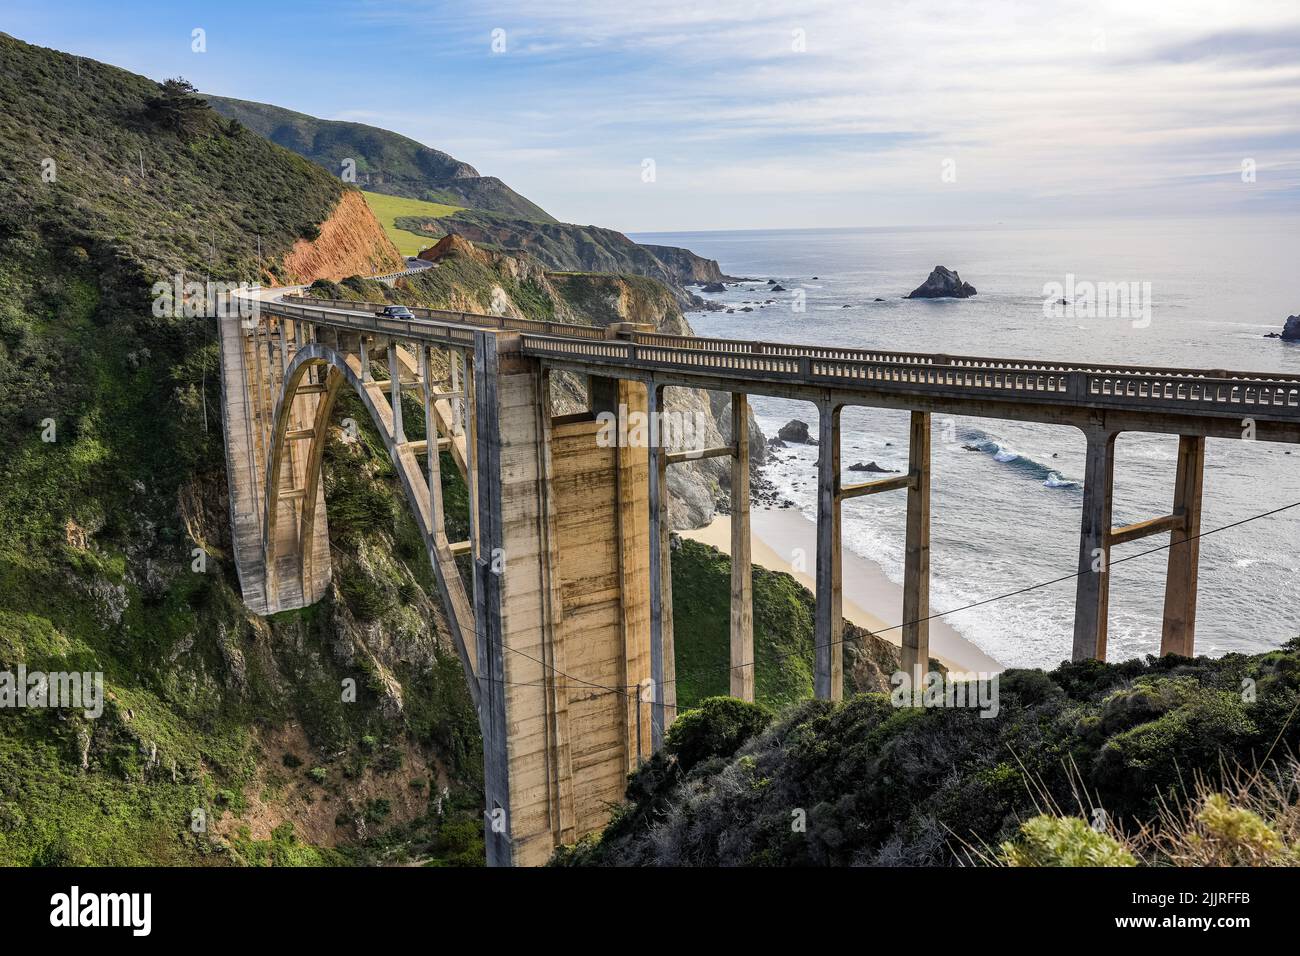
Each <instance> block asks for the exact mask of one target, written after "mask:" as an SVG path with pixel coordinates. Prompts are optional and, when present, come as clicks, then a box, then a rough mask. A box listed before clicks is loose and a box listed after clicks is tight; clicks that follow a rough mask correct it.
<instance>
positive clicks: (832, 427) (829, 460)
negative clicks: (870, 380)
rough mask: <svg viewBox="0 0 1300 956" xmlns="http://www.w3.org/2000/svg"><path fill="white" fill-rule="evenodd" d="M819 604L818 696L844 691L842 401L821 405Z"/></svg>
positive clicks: (815, 687) (815, 648) (816, 638)
mask: <svg viewBox="0 0 1300 956" xmlns="http://www.w3.org/2000/svg"><path fill="white" fill-rule="evenodd" d="M818 411H819V414H818V426H817V427H818V441H819V443H820V447H819V448H818V451H819V458H818V464H817V610H816V621H815V627H814V629H813V645H814V646H813V693H814V694H815V695H816V697H817V698H818V699H819V700H839V699H840V698H841V697H842V696H843V695H844V647H843V644H842V632H843V627H844V615H843V594H842V588H843V576H842V574H841V569H840V557H841V556H840V495H839V489H840V406H839V405H836V404H834V403H833V402H832V401H831V399H829V398H827V399H825V400H824V401H823V402H822V403H821V404H820V406H819V408H818Z"/></svg>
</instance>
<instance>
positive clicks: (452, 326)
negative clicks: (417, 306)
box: [261, 302, 478, 348]
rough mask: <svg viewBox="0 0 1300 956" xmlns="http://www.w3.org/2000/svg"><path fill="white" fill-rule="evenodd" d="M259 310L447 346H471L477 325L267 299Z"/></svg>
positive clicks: (338, 326)
mask: <svg viewBox="0 0 1300 956" xmlns="http://www.w3.org/2000/svg"><path fill="white" fill-rule="evenodd" d="M261 308H262V311H263V312H266V313H269V314H271V315H280V316H287V317H288V318H291V319H303V320H304V321H309V322H313V323H316V324H320V325H327V326H330V327H332V328H340V327H341V328H348V329H356V330H358V331H364V332H376V333H379V334H382V335H394V336H398V337H400V338H408V339H418V340H423V341H430V342H441V343H444V344H447V345H460V346H469V347H471V348H472V347H473V345H474V333H475V331H477V330H478V327H477V326H473V325H468V324H465V323H449V322H420V321H414V322H413V321H409V320H404V319H391V318H386V317H383V316H378V315H363V314H359V313H356V312H347V311H340V310H335V309H332V308H330V307H329V306H323V307H316V308H310V307H306V306H300V305H289V304H286V303H284V302H266V303H263V304H262V307H261Z"/></svg>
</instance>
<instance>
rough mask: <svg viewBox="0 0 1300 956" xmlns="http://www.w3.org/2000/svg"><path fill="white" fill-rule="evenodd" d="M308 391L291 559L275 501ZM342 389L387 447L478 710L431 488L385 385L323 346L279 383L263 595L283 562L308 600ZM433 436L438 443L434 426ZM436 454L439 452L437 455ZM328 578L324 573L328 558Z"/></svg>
mask: <svg viewBox="0 0 1300 956" xmlns="http://www.w3.org/2000/svg"><path fill="white" fill-rule="evenodd" d="M363 347H364V346H363ZM314 368H315V369H323V370H324V375H323V379H324V381H323V382H315V383H313V382H310V374H309V373H310V371H311V370H312V369H314ZM392 373H393V374H397V370H396V369H393V370H392ZM306 386H310V387H312V388H313V391H314V392H318V393H319V395H320V400H319V401H318V402H317V403H316V407H315V410H314V412H313V413H312V419H311V424H310V426H309V431H310V435H308V436H302V437H306V438H307V443H308V451H307V456H306V466H305V472H304V482H303V487H302V488H301V489H294V492H293V496H294V497H295V498H298V497H299V496H301V502H302V507H301V511H300V512H299V513H298V516H297V523H298V527H297V528H296V529H295V531H294V534H293V540H294V541H296V545H295V548H296V553H294V554H288V555H287V554H285V553H284V550H285V549H284V541H283V539H282V537H281V536H280V534H279V531H280V524H281V520H282V515H281V513H280V511H281V509H280V501H281V496H282V483H283V480H284V465H285V461H286V458H287V455H288V448H289V444H290V441H291V440H296V439H297V437H299V436H291V435H290V426H291V425H292V424H293V409H294V406H295V400H296V399H297V398H298V397H299V396H300V395H301V394H304V392H303V389H304V387H306ZM344 386H347V387H349V388H351V389H352V391H353V392H355V393H356V394H357V396H358V397H359V398H360V399H361V402H362V404H363V406H364V407H365V409H366V412H367V413H368V414H369V416H370V419H371V421H372V422H373V423H374V425H375V428H376V430H377V431H378V432H379V435H380V438H381V439H382V440H383V442H384V447H385V449H386V450H387V452H388V456H389V459H390V460H391V461H392V463H393V467H394V470H395V471H396V473H397V476H398V480H399V481H400V482H401V485H402V491H403V495H404V497H405V498H406V502H407V505H408V506H409V507H410V509H411V513H412V515H413V516H414V518H415V522H416V526H417V527H418V528H419V531H420V536H421V538H422V539H423V540H424V543H425V550H426V553H427V555H428V558H429V562H430V564H431V565H432V566H433V571H434V579H435V580H436V581H437V583H438V590H439V597H440V598H441V600H442V605H443V608H444V611H445V613H446V615H447V619H448V622H449V624H450V625H451V631H452V635H453V638H454V640H455V644H456V652H457V654H458V655H459V656H460V659H461V664H462V666H463V667H464V669H465V676H466V679H467V680H468V682H469V689H470V694H471V697H472V699H473V700H474V704H475V706H476V707H477V706H478V703H479V690H480V688H479V681H478V679H477V677H476V670H475V648H474V639H473V634H474V623H473V619H472V611H471V610H470V604H469V601H468V597H467V595H466V594H465V590H464V584H463V583H462V581H461V580H460V576H459V573H458V572H457V571H456V567H455V559H454V556H453V554H452V551H451V546H450V543H449V542H448V541H447V537H446V533H445V531H444V529H443V528H442V527H440V526H438V523H437V522H436V521H435V519H434V513H435V509H434V508H433V507H432V503H431V501H430V494H429V489H428V485H427V482H426V480H425V477H424V475H423V473H422V472H421V470H420V466H419V461H418V459H417V457H416V455H415V453H414V452H413V451H412V450H411V448H410V446H409V444H408V443H406V442H405V441H404V439H403V436H402V435H401V434H400V433H399V432H398V429H397V428H396V427H395V416H394V413H393V409H392V408H391V407H390V406H389V404H388V402H387V401H385V400H384V399H383V397H382V391H381V389H382V386H381V385H380V383H378V382H373V381H367V380H366V378H365V377H364V373H363V371H362V364H361V361H360V358H359V357H358V356H357V355H355V354H351V353H346V352H343V351H341V350H339V349H336V348H332V347H330V346H327V345H324V344H323V343H320V342H310V343H306V344H303V345H300V346H299V347H298V348H297V350H296V351H295V353H294V355H293V358H292V359H291V360H290V361H289V363H288V365H287V366H286V367H285V369H284V374H283V383H282V385H281V388H280V389H279V392H278V394H277V396H276V400H275V410H274V412H273V415H272V424H271V431H270V440H269V445H268V449H267V457H266V477H265V483H264V487H263V489H262V501H263V507H262V548H263V552H264V555H265V567H266V575H267V582H268V585H267V588H268V591H272V592H273V591H274V588H275V579H276V576H277V574H278V573H280V569H281V568H282V562H281V559H283V558H286V557H289V558H292V559H294V560H295V563H296V571H297V573H298V574H299V575H300V577H301V579H302V581H303V593H304V595H306V594H307V593H308V590H309V587H308V583H309V581H311V580H312V577H313V575H314V572H315V568H314V565H313V561H314V556H313V541H314V537H315V524H316V509H317V502H318V500H319V499H320V495H319V492H318V489H319V486H320V481H321V467H322V463H323V460H324V453H325V446H326V442H327V440H328V427H329V422H330V419H331V417H332V415H333V410H334V405H335V403H336V402H337V400H338V396H339V393H340V391H341V390H342V388H343V387H344ZM430 424H432V421H430ZM430 437H431V438H432V439H433V440H435V441H436V426H435V428H434V430H433V432H432V434H431V436H430ZM435 447H436V446H435ZM434 454H437V452H436V451H435V452H434ZM325 571H326V573H327V574H328V559H327V561H326V568H325Z"/></svg>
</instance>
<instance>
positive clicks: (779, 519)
mask: <svg viewBox="0 0 1300 956" xmlns="http://www.w3.org/2000/svg"><path fill="white" fill-rule="evenodd" d="M749 520H750V538H751V541H750V549H751V556H752V558H753V562H754V563H755V564H757V565H759V566H760V567H764V568H767V569H768V570H769V571H783V572H785V573H786V574H789V575H791V576H792V577H794V578H795V580H797V581H798V582H799V583H800V584H802V585H803V586H804V587H806V588H807V589H808V590H809V591H812V592H813V593H814V594H816V593H817V582H816V580H815V579H814V578H813V576H811V575H809V574H808V573H806V572H804V571H796V570H795V569H794V568H793V567H791V559H790V556H791V555H793V554H794V553H795V552H796V551H798V550H802V551H803V553H804V554H805V555H807V556H809V559H811V556H812V555H815V554H816V553H817V526H816V525H815V524H814V523H813V522H811V521H809V520H808V519H807V518H805V517H804V516H803V515H802V514H800V513H799V512H798V511H797V510H795V509H793V508H774V509H766V508H763V509H760V508H754V509H753V510H752V511H751V512H750V519H749ZM677 534H678V535H680V536H681V537H683V538H689V539H690V540H692V541H698V542H700V543H701V544H708V545H712V546H713V547H715V548H717V549H718V550H719V551H721V552H723V553H724V554H728V553H730V551H731V518H730V517H729V516H727V515H716V516H715V517H714V519H713V521H712V522H711V523H709V524H708V525H705V526H704V527H703V528H694V529H691V530H688V531H678V532H677ZM842 562H843V563H842V567H843V574H844V596H843V604H844V607H843V611H844V616H845V617H846V618H848V619H849V620H850V621H852V622H853V623H854V624H857V625H858V626H859V627H864V628H866V629H867V630H868V631H870V632H871V633H872V634H875V635H876V636H877V637H880V638H881V639H882V640H886V641H889V643H891V644H893V645H895V646H900V645H901V643H902V632H901V631H900V630H899V628H898V626H897V625H898V622H899V621H901V620H902V614H903V589H902V588H901V587H899V586H898V585H897V584H895V583H894V582H893V581H890V580H889V579H888V578H887V577H885V573H884V572H883V571H882V570H881V569H880V568H879V567H877V566H876V565H875V564H874V563H872V562H871V561H868V560H867V559H865V558H863V557H861V556H860V555H858V554H856V553H855V552H853V551H851V550H850V549H848V548H845V549H844V554H843V558H842ZM930 656H931V657H934V658H937V659H938V660H939V661H941V662H942V663H943V665H944V666H945V667H947V668H948V669H949V670H954V671H985V672H997V671H1001V670H1002V669H1003V668H1002V665H1001V664H1000V663H998V662H997V661H996V660H994V659H993V658H992V657H990V656H989V655H988V654H986V653H984V651H982V650H980V649H979V648H978V647H977V646H976V645H975V644H974V643H972V642H971V641H969V640H968V639H966V638H965V637H962V636H961V635H960V634H959V633H957V631H956V630H954V629H953V628H952V626H951V625H949V624H948V623H947V622H945V621H944V620H943V619H942V618H933V619H931V621H930Z"/></svg>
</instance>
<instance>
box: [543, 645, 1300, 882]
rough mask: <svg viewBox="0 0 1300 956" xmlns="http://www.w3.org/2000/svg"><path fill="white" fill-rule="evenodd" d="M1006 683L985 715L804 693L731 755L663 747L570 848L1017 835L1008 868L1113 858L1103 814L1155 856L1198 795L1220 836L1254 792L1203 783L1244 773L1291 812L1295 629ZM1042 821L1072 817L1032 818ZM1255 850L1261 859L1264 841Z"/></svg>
mask: <svg viewBox="0 0 1300 956" xmlns="http://www.w3.org/2000/svg"><path fill="white" fill-rule="evenodd" d="M999 692H1000V709H999V712H998V714H997V716H996V717H991V718H985V717H981V716H980V715H979V712H978V711H976V710H970V709H953V708H931V709H924V710H922V709H912V708H907V709H900V708H896V707H894V706H893V705H892V704H891V702H890V701H889V699H888V698H887V697H886V696H885V695H883V694H865V695H860V696H857V697H853V698H851V699H849V700H846V701H845V702H844V703H842V704H834V705H832V704H829V703H825V702H818V701H810V702H807V703H804V704H802V705H799V706H797V707H795V708H794V709H792V710H789V711H787V712H786V713H784V714H783V715H782V717H781V718H780V719H778V720H776V721H774V722H773V723H771V725H770V726H768V727H767V728H766V729H765V730H763V731H762V732H760V733H757V734H755V735H754V736H753V737H752V738H751V739H750V740H749V741H748V742H746V743H745V744H744V745H743V746H740V747H739V749H737V750H736V751H735V753H734V754H733V755H731V756H729V757H725V758H721V757H718V758H715V759H713V760H712V761H704V762H697V763H696V764H695V766H693V767H691V768H689V769H687V768H683V766H682V765H681V764H682V761H681V754H680V752H679V751H674V748H672V747H667V748H665V752H664V754H663V755H662V756H661V757H656V759H655V760H654V761H651V762H650V763H649V764H647V765H646V766H645V767H644V768H642V769H641V770H640V771H639V772H638V773H637V774H636V775H634V776H633V777H632V779H631V783H630V785H629V788H628V796H629V799H630V800H631V801H632V804H631V806H630V807H629V808H628V809H626V810H625V811H624V812H623V813H622V815H621V816H620V817H619V819H618V820H617V821H616V822H615V824H613V825H611V826H610V828H609V829H608V830H607V831H606V833H605V834H604V836H603V837H602V838H601V839H600V840H599V841H593V842H592V843H590V844H589V845H587V846H584V847H582V848H580V849H578V850H575V851H571V852H569V853H567V854H566V855H565V856H564V859H565V860H566V861H570V862H584V863H605V864H627V863H635V864H646V863H650V864H685V863H691V864H786V865H789V864H854V863H865V864H891V863H892V864H951V863H955V862H959V861H962V860H968V859H972V858H973V856H972V855H974V858H976V859H978V858H980V856H981V855H987V856H988V858H989V859H992V858H993V855H994V854H993V853H992V852H991V851H990V848H993V847H998V846H999V845H1000V844H1003V843H1007V844H1009V846H1010V849H1009V850H1007V856H1006V858H1005V859H1004V860H1003V862H1017V863H1022V864H1024V863H1032V862H1044V861H1048V860H1050V859H1055V858H1058V857H1059V859H1057V862H1058V863H1060V862H1064V863H1065V864H1066V865H1068V864H1071V863H1078V862H1087V861H1090V860H1091V861H1094V862H1109V863H1116V862H1120V860H1121V858H1120V856H1117V855H1116V854H1119V853H1121V850H1117V849H1116V848H1115V847H1113V846H1111V845H1110V844H1108V843H1106V842H1105V841H1104V840H1094V839H1093V838H1092V837H1091V836H1088V835H1087V834H1091V833H1094V832H1095V831H1094V830H1093V828H1092V824H1093V823H1094V822H1095V821H1097V820H1100V821H1103V822H1104V826H1102V827H1100V829H1102V830H1104V831H1106V833H1107V834H1108V835H1109V836H1111V837H1114V838H1116V839H1117V840H1118V841H1119V842H1120V843H1123V842H1124V841H1125V840H1126V839H1127V838H1128V836H1134V835H1137V834H1146V836H1144V837H1143V840H1142V841H1139V842H1138V843H1135V844H1133V845H1134V846H1136V847H1138V848H1139V849H1141V852H1142V854H1143V856H1142V858H1143V859H1152V858H1154V857H1155V855H1156V853H1157V851H1156V850H1155V849H1149V850H1148V849H1147V847H1155V845H1156V842H1155V841H1156V837H1155V836H1154V834H1156V833H1159V832H1164V831H1166V830H1169V829H1170V828H1172V827H1173V821H1174V817H1171V816H1169V813H1170V808H1171V807H1181V806H1184V805H1187V804H1188V803H1189V802H1193V803H1194V802H1196V801H1198V800H1199V801H1201V802H1200V804H1198V806H1199V810H1196V813H1199V816H1195V814H1194V817H1195V819H1196V820H1199V821H1200V823H1199V825H1200V826H1202V827H1210V826H1212V825H1213V826H1214V827H1217V832H1220V833H1222V832H1224V831H1225V828H1228V822H1230V821H1229V817H1230V816H1231V815H1230V811H1232V812H1233V813H1235V810H1234V809H1233V808H1239V807H1240V806H1241V805H1242V802H1241V800H1240V799H1235V800H1234V802H1231V803H1229V804H1226V805H1224V806H1219V805H1217V804H1214V803H1213V802H1208V803H1207V802H1206V800H1208V796H1207V794H1212V793H1214V792H1216V790H1218V789H1222V788H1223V787H1225V786H1229V784H1230V783H1231V779H1230V778H1231V777H1232V773H1231V771H1232V768H1234V767H1246V768H1248V770H1250V771H1254V770H1255V769H1256V768H1257V767H1259V768H1260V772H1259V773H1258V774H1252V775H1251V780H1252V786H1254V787H1258V786H1261V785H1275V786H1277V787H1280V788H1281V789H1280V790H1279V791H1278V792H1277V794H1275V795H1274V797H1273V798H1272V799H1271V802H1269V804H1268V805H1269V806H1273V807H1285V806H1287V805H1288V802H1289V804H1291V805H1294V803H1295V793H1294V784H1293V782H1292V781H1291V777H1290V776H1289V775H1290V774H1291V772H1292V771H1291V769H1288V768H1287V767H1284V766H1281V765H1279V764H1277V763H1272V762H1266V761H1268V760H1270V759H1274V758H1281V757H1283V756H1284V755H1286V754H1288V753H1290V752H1294V749H1295V747H1296V745H1297V744H1298V743H1300V726H1298V725H1297V722H1296V721H1295V720H1294V719H1293V718H1294V716H1295V709H1296V707H1297V701H1298V700H1300V696H1298V693H1300V639H1297V640H1295V641H1292V642H1291V643H1289V644H1288V645H1286V647H1284V648H1283V649H1281V650H1278V651H1274V652H1270V653H1267V654H1261V655H1256V656H1253V657H1247V656H1243V655H1229V656H1228V657H1225V658H1222V659H1220V660H1210V659H1208V658H1196V659H1194V660H1192V659H1187V658H1176V657H1170V658H1163V659H1155V658H1148V659H1147V660H1145V661H1129V662H1126V663H1123V664H1115V665H1106V664H1099V663H1096V662H1089V663H1084V664H1065V665H1062V666H1061V667H1059V668H1057V669H1056V670H1055V671H1052V672H1050V673H1046V674H1044V673H1043V672H1041V671H1008V672H1006V673H1005V674H1003V675H1002V678H1001V681H1000V687H999ZM679 719H680V720H682V721H689V723H688V724H687V728H688V729H687V731H685V732H684V734H683V739H691V740H694V739H703V740H709V739H719V740H725V741H726V747H723V748H721V749H722V750H726V749H729V748H730V747H731V746H732V744H733V742H734V736H735V735H734V733H733V726H734V718H733V717H732V716H731V715H730V714H729V713H728V711H726V710H725V709H722V708H719V707H718V706H717V705H714V704H712V703H711V704H710V706H709V707H702V708H701V709H700V710H699V711H697V712H695V713H693V714H691V715H689V716H686V715H684V716H683V717H682V718H679ZM679 746H680V745H679ZM1198 781H1199V783H1198ZM1206 788H1208V789H1206ZM1229 789H1231V788H1230V787H1229ZM1288 794H1289V796H1288ZM1253 812H1256V815H1259V813H1260V812H1261V811H1258V810H1256V811H1253ZM1042 813H1047V814H1048V815H1049V817H1048V819H1050V818H1075V819H1074V822H1069V821H1063V820H1060V819H1058V820H1056V821H1055V822H1031V821H1033V820H1034V818H1035V817H1038V816H1039V815H1040V814H1042ZM1216 813H1217V816H1216ZM1162 815H1163V817H1164V818H1165V820H1164V822H1163V823H1162ZM1292 816H1294V814H1293V815H1292ZM1288 820H1290V822H1289V823H1287V824H1286V826H1287V827H1290V828H1291V830H1296V829H1300V827H1297V826H1296V823H1295V821H1294V820H1293V819H1291V818H1290V817H1289V818H1288ZM801 821H803V823H804V825H803V827H802V828H801V826H800V822H801ZM1231 821H1235V823H1233V826H1235V827H1236V829H1237V831H1239V832H1242V831H1249V829H1250V826H1251V821H1250V820H1249V819H1245V818H1242V817H1240V816H1239V815H1236V816H1231ZM1189 826H1190V825H1189ZM1022 827H1023V829H1022ZM1080 827H1082V828H1083V829H1080ZM1187 828H1188V827H1183V829H1187ZM1284 829H1285V828H1284ZM1084 830H1086V831H1087V834H1085V833H1084ZM1287 832H1290V831H1287ZM1126 835H1128V836H1126ZM1143 841H1144V842H1143ZM1193 842H1195V841H1193ZM1257 842H1258V843H1259V846H1260V847H1262V849H1260V850H1259V852H1260V853H1261V854H1264V853H1266V852H1267V851H1268V847H1269V846H1271V845H1272V844H1269V842H1268V837H1267V836H1266V835H1262V834H1261V835H1259V837H1258V841H1257ZM1200 845H1201V846H1204V840H1203V838H1202V843H1201V844H1200ZM1063 847H1067V848H1068V853H1064V856H1062V852H1064V851H1062V848H1063ZM1058 851H1061V852H1058ZM1160 852H1163V854H1164V856H1163V857H1162V859H1168V858H1170V856H1171V854H1172V851H1171V850H1168V849H1166V850H1164V851H1160ZM1122 853H1133V854H1134V855H1135V857H1136V855H1137V854H1136V852H1135V851H1134V850H1133V849H1131V848H1130V847H1128V846H1125V847H1124V848H1123V849H1122ZM1279 854H1280V851H1277V853H1275V856H1276V855H1279Z"/></svg>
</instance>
